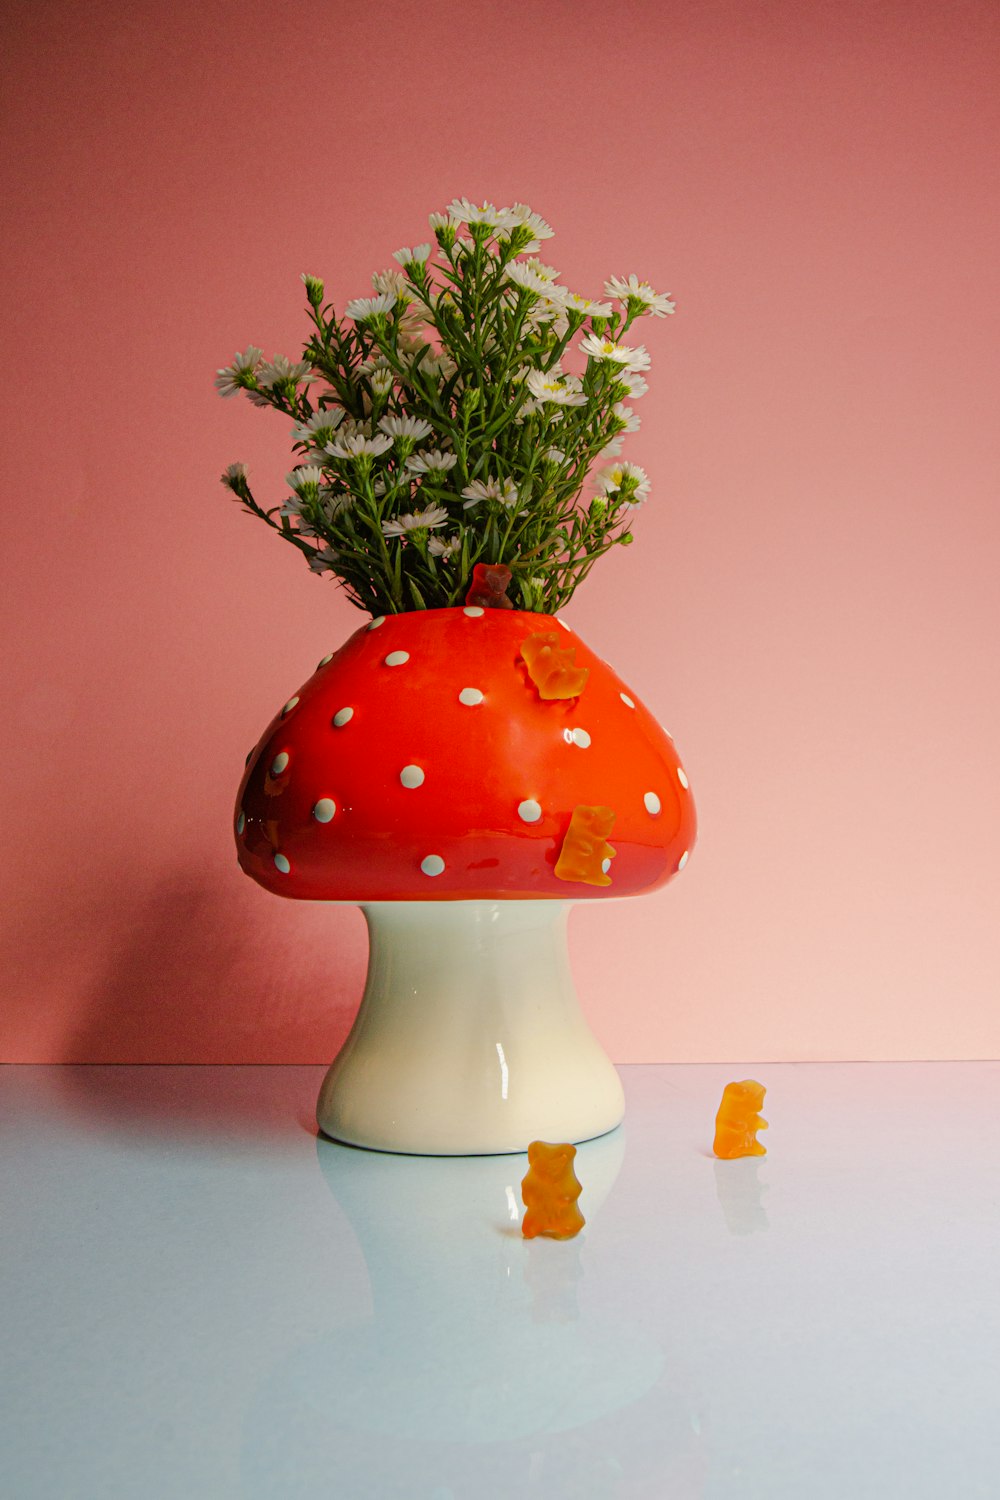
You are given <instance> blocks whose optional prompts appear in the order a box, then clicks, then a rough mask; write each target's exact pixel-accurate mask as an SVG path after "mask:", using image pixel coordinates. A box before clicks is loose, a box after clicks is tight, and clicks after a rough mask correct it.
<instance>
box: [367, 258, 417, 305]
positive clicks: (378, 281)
mask: <svg viewBox="0 0 1000 1500" xmlns="http://www.w3.org/2000/svg"><path fill="white" fill-rule="evenodd" d="M372 290H373V291H374V292H376V293H377V294H378V295H379V296H380V297H381V296H386V297H395V299H396V301H397V302H401V303H403V304H405V303H407V302H408V301H409V300H410V298H411V296H412V295H413V289H412V287H411V286H410V283H409V282H408V281H407V279H406V277H405V276H404V275H403V273H402V271H397V270H396V267H395V266H389V267H387V268H386V270H384V271H373V272H372Z"/></svg>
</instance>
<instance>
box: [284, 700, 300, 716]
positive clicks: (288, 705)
mask: <svg viewBox="0 0 1000 1500" xmlns="http://www.w3.org/2000/svg"><path fill="white" fill-rule="evenodd" d="M298 701H299V700H298V698H289V700H288V702H287V703H286V704H285V706H284V708H283V709H282V710H281V717H282V718H284V717H285V715H286V714H290V713H291V711H292V709H293V708H294V707H295V705H296V703H298Z"/></svg>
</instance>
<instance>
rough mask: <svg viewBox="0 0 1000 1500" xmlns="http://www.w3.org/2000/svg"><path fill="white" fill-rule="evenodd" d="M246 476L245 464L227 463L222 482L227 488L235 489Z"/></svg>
mask: <svg viewBox="0 0 1000 1500" xmlns="http://www.w3.org/2000/svg"><path fill="white" fill-rule="evenodd" d="M246 477H247V466H246V464H229V466H228V467H227V469H226V472H225V473H224V474H223V476H222V483H223V484H224V485H225V486H226V487H227V489H235V487H236V485H238V484H240V483H241V482H242V481H243V480H244V479H246Z"/></svg>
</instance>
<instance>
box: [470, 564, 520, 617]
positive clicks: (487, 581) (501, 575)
mask: <svg viewBox="0 0 1000 1500" xmlns="http://www.w3.org/2000/svg"><path fill="white" fill-rule="evenodd" d="M510 578H511V573H510V569H509V568H508V567H505V566H504V564H503V563H476V566H475V567H474V568H473V570H472V583H471V585H470V587H469V592H468V593H467V594H466V596H465V602H466V604H478V605H479V606H480V607H481V608H482V609H513V608H514V602H513V600H512V599H508V598H507V585H508V584H509V583H510Z"/></svg>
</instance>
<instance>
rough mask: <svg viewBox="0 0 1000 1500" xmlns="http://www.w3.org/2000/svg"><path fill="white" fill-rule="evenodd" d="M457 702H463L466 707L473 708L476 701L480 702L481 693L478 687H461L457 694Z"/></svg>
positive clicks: (481, 699) (481, 698)
mask: <svg viewBox="0 0 1000 1500" xmlns="http://www.w3.org/2000/svg"><path fill="white" fill-rule="evenodd" d="M458 701H459V703H464V704H465V706H466V708H475V706H476V704H477V703H482V701H483V694H482V693H481V692H480V691H479V689H478V688H463V689H462V691H461V692H460V693H459V695H458Z"/></svg>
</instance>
